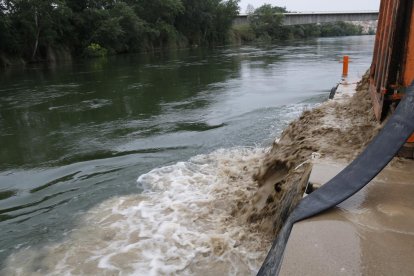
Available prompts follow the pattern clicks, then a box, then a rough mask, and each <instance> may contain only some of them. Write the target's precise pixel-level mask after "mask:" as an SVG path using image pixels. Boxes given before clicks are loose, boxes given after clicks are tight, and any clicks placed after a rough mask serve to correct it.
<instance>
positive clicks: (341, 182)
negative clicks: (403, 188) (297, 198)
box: [257, 86, 414, 276]
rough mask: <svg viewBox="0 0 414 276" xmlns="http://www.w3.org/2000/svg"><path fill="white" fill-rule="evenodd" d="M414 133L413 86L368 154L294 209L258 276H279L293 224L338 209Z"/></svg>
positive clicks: (365, 153) (366, 182) (390, 158)
mask: <svg viewBox="0 0 414 276" xmlns="http://www.w3.org/2000/svg"><path fill="white" fill-rule="evenodd" d="M413 132H414V86H411V87H410V88H408V89H407V91H406V95H405V97H404V99H403V100H402V101H401V102H400V104H399V105H398V107H397V109H396V111H395V112H394V114H393V116H392V117H391V118H390V119H389V121H388V122H387V123H386V125H385V126H384V128H383V129H382V131H381V132H380V133H379V134H378V135H377V136H376V137H375V138H374V139H373V141H372V142H371V143H370V144H369V145H368V147H367V148H366V149H365V150H364V152H362V153H361V155H359V157H357V158H356V159H355V160H354V161H353V162H352V163H351V164H350V165H349V166H348V167H347V168H345V169H344V170H343V171H342V172H340V173H339V174H338V175H337V176H335V177H334V178H333V179H332V180H331V181H329V182H328V183H327V184H325V185H323V186H322V187H321V188H319V189H318V190H317V191H315V192H313V193H312V194H310V195H309V196H307V197H306V198H304V199H303V200H302V201H301V202H300V203H299V204H298V206H297V207H296V208H295V209H294V210H293V212H292V213H291V214H290V216H289V217H288V219H287V220H286V222H285V224H284V226H283V228H282V229H281V231H280V232H279V234H278V236H277V238H276V240H275V241H274V242H273V245H272V248H271V249H270V252H269V254H268V255H267V257H266V260H265V262H264V264H263V265H262V267H261V269H260V271H259V273H258V274H257V275H259V276H264V275H272V276H274V275H278V274H279V270H280V268H281V265H282V261H283V253H284V250H285V247H286V244H287V242H288V239H289V235H290V232H291V230H292V227H293V224H294V223H295V222H298V221H301V220H304V219H306V218H310V217H312V216H314V215H317V214H319V213H321V212H323V211H326V210H327V209H330V208H332V207H335V206H336V205H338V204H340V203H341V202H343V201H345V200H346V199H348V198H349V197H351V196H352V195H354V194H355V193H356V192H358V191H359V190H361V189H362V188H363V187H364V186H366V185H367V184H368V183H369V182H370V181H371V180H372V179H373V178H374V177H375V176H376V175H377V174H378V173H380V172H381V171H382V170H383V169H384V167H385V166H386V165H387V164H388V163H389V162H390V161H391V160H392V159H393V158H394V156H395V155H396V154H397V152H398V151H399V150H400V148H401V147H402V146H403V145H404V144H405V142H406V141H407V139H408V138H409V137H410V136H411V134H412V133H413Z"/></svg>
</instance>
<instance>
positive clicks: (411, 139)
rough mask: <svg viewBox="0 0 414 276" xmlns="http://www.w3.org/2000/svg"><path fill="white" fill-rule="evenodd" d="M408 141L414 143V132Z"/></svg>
mask: <svg viewBox="0 0 414 276" xmlns="http://www.w3.org/2000/svg"><path fill="white" fill-rule="evenodd" d="M407 142H408V143H414V133H413V135H411V137H410V138H408V141H407Z"/></svg>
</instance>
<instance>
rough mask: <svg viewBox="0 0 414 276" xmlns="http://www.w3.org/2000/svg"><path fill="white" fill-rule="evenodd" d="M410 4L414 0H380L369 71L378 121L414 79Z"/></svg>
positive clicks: (413, 19) (413, 24)
mask: <svg viewBox="0 0 414 276" xmlns="http://www.w3.org/2000/svg"><path fill="white" fill-rule="evenodd" d="M413 6H414V1H413V0H382V1H381V7H380V16H379V21H378V31H377V36H376V41H375V48H374V57H373V61H372V65H371V70H370V93H371V98H372V102H373V106H374V111H375V116H376V118H377V119H378V120H379V121H381V120H382V119H383V118H384V116H385V115H386V114H387V112H388V110H389V108H390V107H391V106H392V104H393V103H394V102H399V100H401V98H402V96H403V95H404V91H405V89H406V88H407V87H408V86H409V85H410V84H411V83H412V82H413V80H414V8H413Z"/></svg>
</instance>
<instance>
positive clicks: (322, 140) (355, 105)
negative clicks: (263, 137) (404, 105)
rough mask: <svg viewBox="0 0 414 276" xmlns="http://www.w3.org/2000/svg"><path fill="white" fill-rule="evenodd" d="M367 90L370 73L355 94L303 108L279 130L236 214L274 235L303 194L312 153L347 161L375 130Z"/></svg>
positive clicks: (352, 157)
mask: <svg viewBox="0 0 414 276" xmlns="http://www.w3.org/2000/svg"><path fill="white" fill-rule="evenodd" d="M380 128H381V126H380V125H379V124H378V122H377V121H376V120H375V117H374V113H373V110H372V104H371V100H370V95H369V92H368V74H366V75H365V76H364V78H363V79H362V80H361V81H360V82H359V83H358V85H357V92H356V93H355V94H354V95H353V96H347V95H342V97H341V98H340V99H339V100H332V101H328V102H325V103H323V104H322V105H321V106H319V107H317V108H315V109H313V110H311V111H305V112H304V113H303V114H302V116H300V118H299V119H297V120H296V121H294V122H292V123H291V124H290V125H289V127H288V128H287V129H286V130H285V131H284V132H283V133H282V135H281V138H280V140H279V141H277V142H275V143H274V144H273V147H272V149H271V150H270V151H269V153H268V154H267V155H266V157H265V159H264V160H263V164H262V165H261V166H260V168H259V170H258V171H257V173H256V174H255V175H254V179H255V180H256V182H257V191H256V192H255V195H254V196H253V197H252V198H251V199H250V200H249V203H248V204H246V202H243V201H239V202H238V204H237V206H238V207H237V208H236V209H235V211H234V215H236V216H240V217H242V218H243V219H245V220H247V221H248V222H249V223H251V224H252V225H253V227H255V228H257V230H259V231H263V232H265V233H267V234H270V235H274V234H276V233H277V232H278V231H279V230H280V228H281V226H282V225H283V222H284V220H285V219H286V218H287V216H288V215H289V213H290V212H291V211H292V210H293V208H294V207H295V206H296V205H297V203H298V202H299V200H300V199H301V198H302V196H303V193H304V190H305V188H306V184H307V180H308V177H309V175H310V172H311V162H310V161H311V159H312V155H313V156H315V155H317V156H319V157H322V158H325V159H333V160H337V161H344V162H350V161H351V160H353V159H354V158H355V157H356V156H357V155H358V154H359V153H360V152H361V151H362V150H363V149H364V148H365V146H366V145H367V144H368V143H369V142H370V141H371V140H372V139H373V138H374V137H375V136H376V135H377V133H378V132H379V130H380Z"/></svg>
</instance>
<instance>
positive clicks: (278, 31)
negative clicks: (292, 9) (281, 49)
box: [249, 4, 286, 39]
mask: <svg viewBox="0 0 414 276" xmlns="http://www.w3.org/2000/svg"><path fill="white" fill-rule="evenodd" d="M285 12H286V9H285V8H282V7H273V6H272V5H269V4H265V5H263V6H261V7H260V8H258V9H256V10H255V12H254V13H253V15H252V16H250V18H249V21H250V25H251V27H252V29H253V31H254V32H255V33H256V35H257V36H258V37H270V38H273V39H277V38H281V37H282V35H283V28H282V23H283V13H285Z"/></svg>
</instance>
